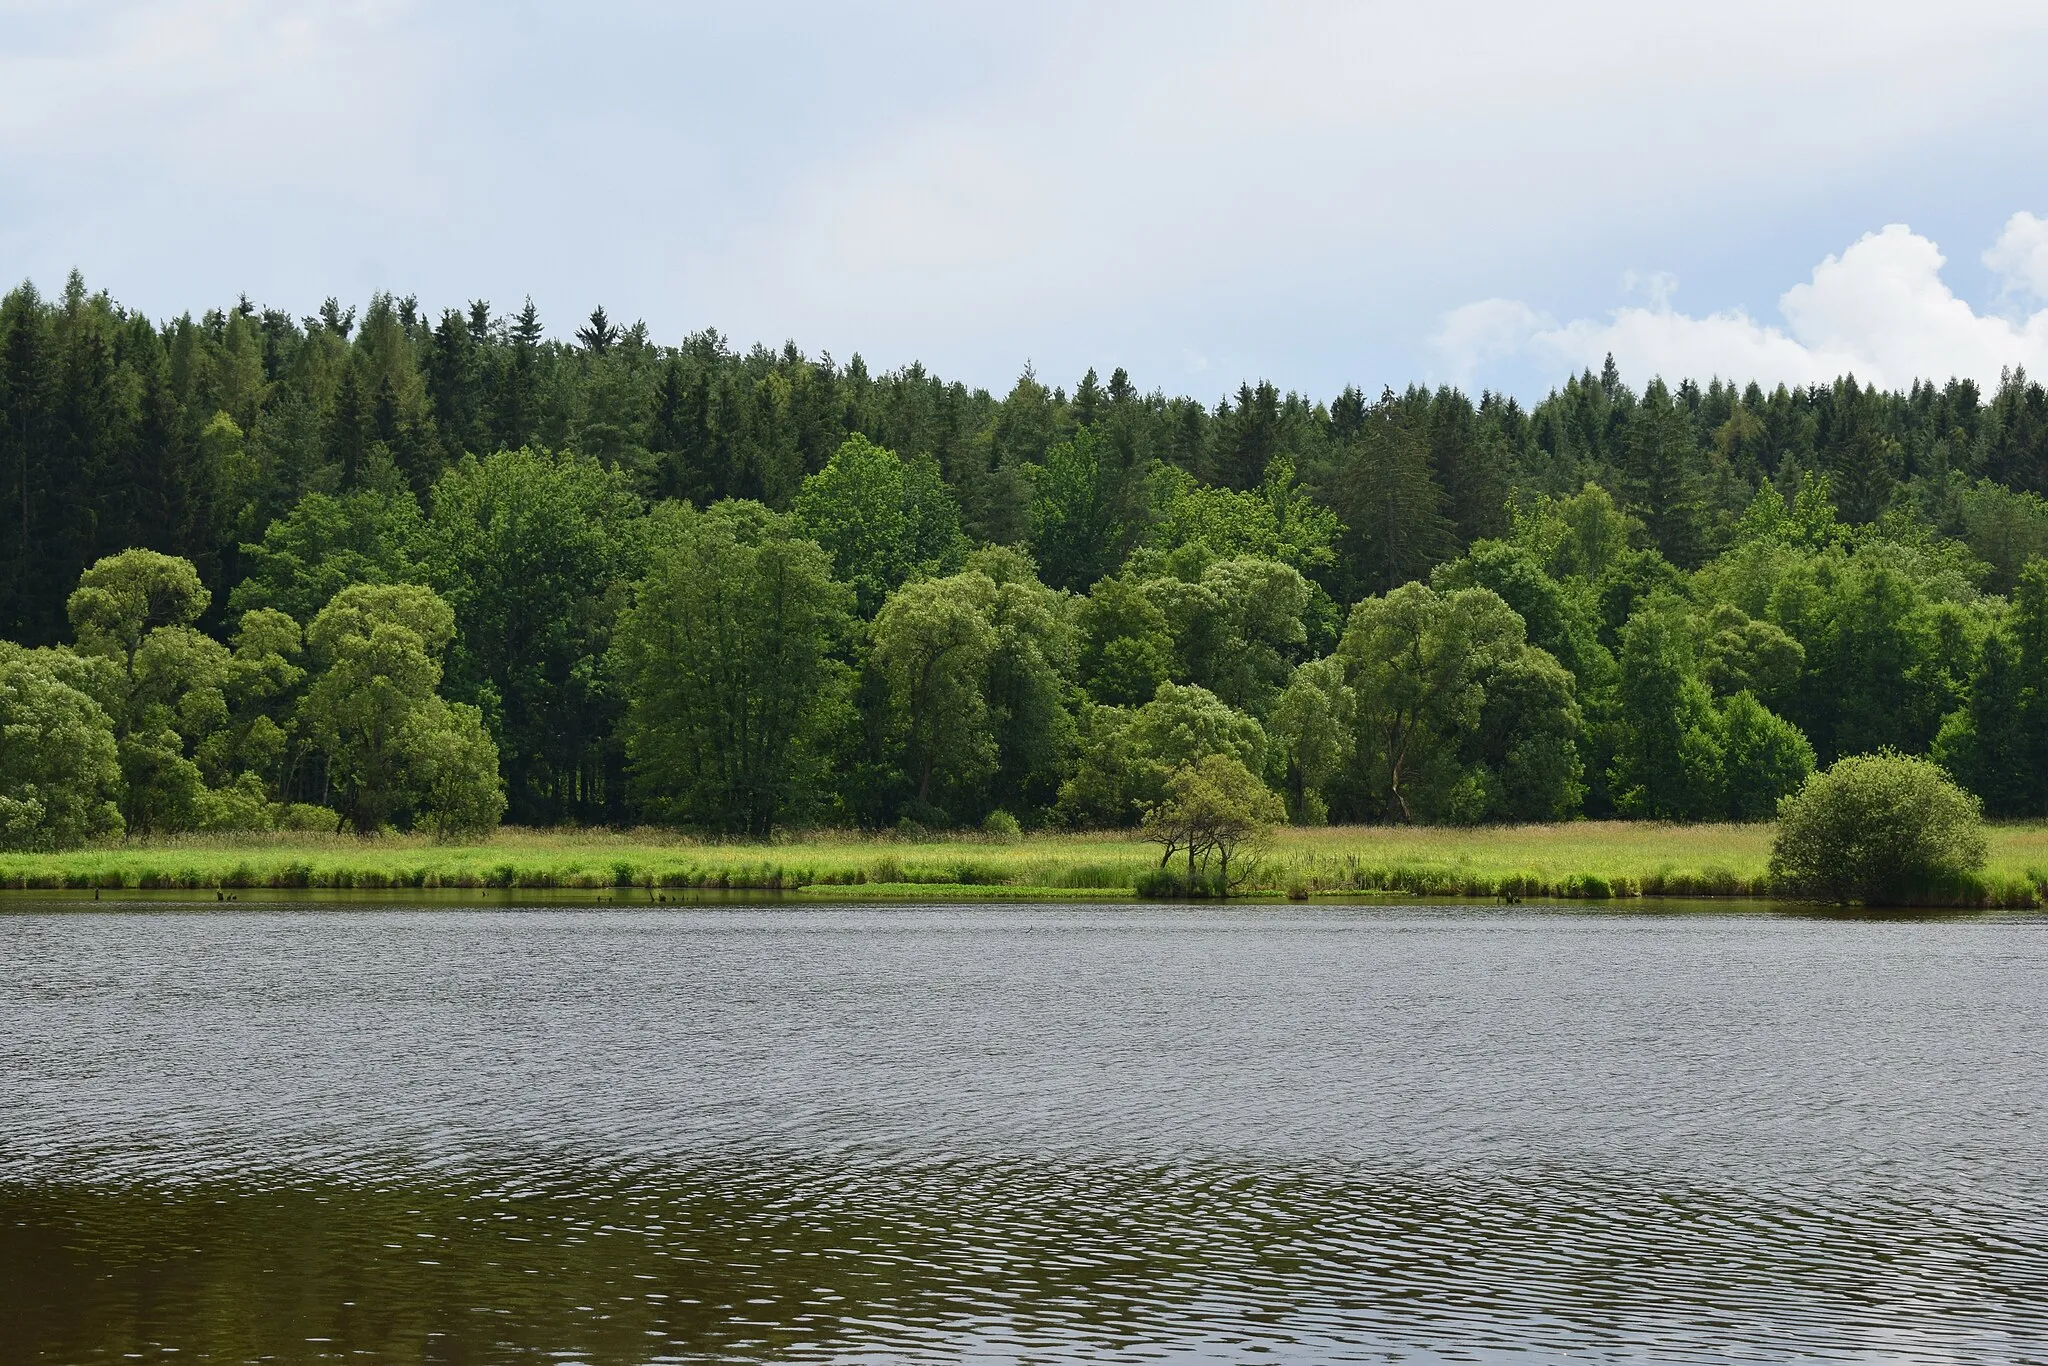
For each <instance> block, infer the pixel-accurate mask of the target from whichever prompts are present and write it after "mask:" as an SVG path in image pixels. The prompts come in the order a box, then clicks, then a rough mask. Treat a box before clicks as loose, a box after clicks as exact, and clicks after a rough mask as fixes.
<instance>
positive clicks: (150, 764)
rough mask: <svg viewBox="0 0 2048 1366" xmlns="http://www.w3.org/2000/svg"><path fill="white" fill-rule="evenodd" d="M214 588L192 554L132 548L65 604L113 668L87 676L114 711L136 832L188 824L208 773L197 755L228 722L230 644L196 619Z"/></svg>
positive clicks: (128, 819)
mask: <svg viewBox="0 0 2048 1366" xmlns="http://www.w3.org/2000/svg"><path fill="white" fill-rule="evenodd" d="M209 599H210V595H209V594H208V592H207V591H206V589H205V587H204V586H202V585H201V583H200V581H199V574H198V571H197V570H196V569H195V568H194V567H193V566H192V564H191V563H190V562H189V561H186V560H182V559H178V558H177V557H175V556H170V555H162V554H159V553H157V552H156V551H153V550H124V551H122V552H121V553H120V554H118V555H109V556H107V557H106V558H104V559H102V560H100V561H98V562H97V563H95V564H94V565H93V566H92V567H91V568H90V569H88V570H86V571H85V573H84V574H82V575H81V576H80V577H79V586H78V589H77V591H75V592H74V593H72V595H71V598H70V601H69V602H68V603H67V604H66V607H67V610H68V611H69V613H70V616H71V620H72V624H73V626H74V628H75V629H76V630H77V632H78V646H77V649H78V653H79V654H81V655H83V656H86V657H88V658H94V659H99V660H102V661H104V662H106V663H107V664H108V665H109V666H110V667H108V668H105V669H102V670H98V671H96V672H94V673H92V674H91V675H88V677H89V678H90V679H91V680H92V681H93V684H94V685H96V686H95V691H94V696H95V698H96V699H97V700H98V701H99V703H100V704H101V706H102V707H104V708H105V709H106V712H107V714H108V715H109V717H111V718H112V721H113V726H114V738H115V741H116V744H117V746H118V751H119V755H120V764H121V779H122V789H121V790H122V799H121V814H122V817H123V820H124V821H125V823H126V825H127V827H128V828H129V829H131V830H134V831H137V832H143V833H148V832H154V831H169V830H190V829H193V828H195V827H196V826H197V825H198V824H199V821H200V814H201V813H200V808H201V803H202V799H203V798H204V796H205V793H206V783H205V779H204V776H203V775H202V774H201V772H200V770H199V766H198V764H197V763H196V762H195V761H194V759H193V757H192V755H193V752H194V749H195V747H197V746H200V745H203V744H204V742H205V740H206V737H207V736H208V735H209V733H210V732H212V731H214V730H217V729H218V728H220V727H221V726H222V725H224V724H225V723H226V721H227V701H226V698H225V696H224V695H223V693H222V685H223V684H224V683H225V682H226V681H227V677H228V674H229V661H228V654H227V651H226V650H224V649H222V648H221V646H220V644H219V643H218V642H216V641H214V640H213V639H212V638H211V637H209V636H207V635H205V634H204V633H202V632H201V631H199V630H197V629H196V628H194V627H193V626H192V625H191V624H190V623H192V622H194V621H196V620H198V618H199V616H200V614H201V613H202V612H204V611H205V610H206V607H207V604H208V601H209Z"/></svg>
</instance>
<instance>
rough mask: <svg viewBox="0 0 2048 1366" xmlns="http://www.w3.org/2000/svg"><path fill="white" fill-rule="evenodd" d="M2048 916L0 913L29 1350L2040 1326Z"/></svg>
mask: <svg viewBox="0 0 2048 1366" xmlns="http://www.w3.org/2000/svg"><path fill="white" fill-rule="evenodd" d="M2040 928H2041V926H2040V924H2039V923H2037V922H2033V921H2028V920H2010V921H2000V922H1968V923H1945V924H1917V925H1916V924H1910V923H1906V924H1898V923H1891V924H1853V923H1851V924H1842V923H1828V922H1801V921H1793V920H1775V919H1756V918H1745V919H1730V918H1715V917H1698V918H1691V917H1689V918H1685V919H1678V920H1672V919H1652V918H1634V917H1611V916H1599V917H1587V916H1515V917H1502V916H1487V915H1480V916H1472V915H1443V914H1431V913H1417V912H1348V911H1309V912H1302V911H1298V910H1294V909H1289V910H1286V911H1261V912H1252V913H1242V912H1213V911H1201V912H1142V911H1140V912H1130V911H1124V912H1104V911H1099V910H1097V911H1087V912H1069V911H1059V910H1044V909H1034V910H1029V911H1018V912H1004V911H988V910H976V911H974V912H972V913H945V912H897V913H877V912H872V911H859V912H847V913H823V914H821V913H818V912H764V911H746V912H725V913H670V914H642V913H635V914H619V913H595V914H577V913H563V912H550V913H545V914H531V915H518V914H488V915H486V914H477V913H464V914H453V915H451V914H448V913H432V912H420V913H403V914H398V913H390V914H368V915H366V914H339V915H337V914H332V913H328V914H319V915H294V914H266V913H260V912H259V913H254V914H242V915H230V916H199V917H194V916H179V917H143V916H122V915H100V916H67V917H58V916H40V917H38V916H9V917H0V1068H4V1075H5V1076H6V1078H7V1079H8V1081H9V1083H10V1085H9V1087H8V1089H7V1092H6V1094H5V1095H0V1322H11V1323H14V1324H17V1325H25V1328H24V1329H23V1330H22V1335H21V1336H20V1338H19V1340H21V1341H24V1342H26V1343H27V1344H28V1347H29V1352H28V1354H27V1355H26V1356H25V1357H24V1359H31V1360H33V1359H45V1360H90V1359H117V1358H120V1357H123V1356H124V1355H126V1354H129V1353H139V1354H140V1355H141V1356H142V1357H144V1358H150V1357H152V1356H156V1355H161V1354H162V1353H163V1352H165V1351H167V1350H168V1349H170V1348H178V1349H180V1353H181V1354H180V1355H179V1357H178V1359H181V1360H193V1359H201V1360H255V1359H259V1358H262V1357H265V1356H269V1357H272V1358H274V1359H285V1360H325V1359H336V1360H339V1359H344V1358H346V1357H349V1356H351V1355H352V1354H361V1353H368V1354H371V1355H374V1356H394V1357H401V1358H404V1359H415V1360H430V1361H432V1360H449V1361H455V1360H492V1359H512V1358H518V1357H523V1356H535V1357H553V1358H554V1359H557V1360H569V1359H578V1360H587V1361H591V1362H593V1363H595V1362H598V1361H604V1362H639V1361H651V1360H664V1359H689V1360H698V1359H706V1358H729V1359H764V1360H765V1359H773V1360H876V1361H882V1360H891V1361H893V1360H904V1359H931V1360H962V1359H986V1360H1022V1359H1032V1360H1049V1359H1061V1360H1079V1359H1116V1360H1122V1359H1140V1358H1144V1359H1151V1358H1165V1359H1230V1360H1236V1359H1241V1358H1243V1357H1245V1356H1247V1355H1264V1356H1272V1357H1278V1358H1282V1359H1288V1358H1292V1359H1301V1360H1336V1359H1344V1360H1383V1359H1402V1360H1474V1359H1487V1358H1491V1357H1505V1356H1522V1357H1534V1358H1539V1359H1541V1358H1549V1357H1558V1356H1566V1355H1569V1356H1574V1357H1591V1358H1600V1359H1613V1360H1642V1359H1656V1360H1687V1361H1728V1360H1785V1359H1792V1358H1808V1359H1815V1360H1887V1361H1889V1360H1907V1361H1937V1360H1954V1359H1959V1358H1960V1359H1993V1360H2048V1328H2044V1326H2043V1325H2044V1324H2048V1314H2044V1310H2048V1259H2044V1256H2043V1253H2042V1251H2041V1249H2042V1248H2043V1247H2044V1246H2048V1200H2044V1198H2043V1197H2044V1196H2048V1180H2044V1178H2043V1177H2042V1175H2041V1172H2042V1171H2043V1166H2042V1161H2041V1159H2042V1158H2043V1157H2044V1156H2048V1153H2044V1143H2048V1140H2044V1139H2043V1137H2042V1135H2043V1133H2044V1129H2043V1126H2042V1124H2041V1122H2040V1121H2041V1119H2042V1118H2043V1116H2042V1107H2043V1105H2044V1103H2048V1101H2044V1097H2048V1088H2044V1086H2043V1082H2044V1081H2048V1076H2044V1073H2048V1063H2044V1061H2043V1059H2044V1058H2048V1049H2044V1048H2043V1046H2042V1045H2043V1044H2044V1043H2048V1033H2044V1029H2048V1026H2044V1020H2048V1012H2044V1011H2043V1010H2042V1009H2041V1007H2042V1006H2043V1005H2044V1004H2048V1002H2044V1001H2043V999H2042V998H2043V996H2044V994H2048V992H2044V989H2043V987H2042V986H2041V983H2042V982H2043V981H2044V980H2048V978H2044V977H2043V975H2042V973H2041V968H2042V967H2043V966H2044V963H2043V958H2044V956H2048V955H2044V948H2048V941H2044V940H2043V939H2042V937H2041V935H2040V933H2039V931H2040ZM166 1359H169V1358H166ZM356 1359H361V1357H360V1355H357V1357H356Z"/></svg>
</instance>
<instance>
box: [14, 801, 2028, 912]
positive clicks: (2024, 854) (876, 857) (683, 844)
mask: <svg viewBox="0 0 2048 1366" xmlns="http://www.w3.org/2000/svg"><path fill="white" fill-rule="evenodd" d="M1771 835H1772V829H1771V827H1770V826H1768V825H1664V824H1655V823H1650V822H1620V821H1574V822H1568V823H1562V824H1556V825H1526V826H1508V827H1483V828H1476V829H1450V828H1415V827H1385V826H1347V827H1330V828H1323V829H1289V830H1284V831H1282V832H1280V833H1279V835H1278V836H1277V837H1276V838H1275V839H1274V841H1273V842H1272V844H1271V846H1270V847H1269V848H1268V849H1267V850H1266V851H1264V853H1263V854H1262V855H1261V856H1260V857H1259V858H1258V859H1257V861H1256V863H1255V864H1254V866H1253V875H1252V878H1251V882H1250V885H1249V886H1248V887H1247V888H1246V890H1247V892H1248V893H1250V894H1254V895H1269V896H1281V895H1284V896H1290V897H1294V898H1297V899H1300V898H1313V897H1318V896H1323V897H1339V896H1353V897H1355V896H1360V895H1401V896H1418V897H1462V898H1529V897H1553V898H1561V899H1570V900H1608V899H1616V898H1635V897H1745V898H1768V897H1774V896H1776V895H1778V889H1776V888H1774V887H1773V886H1772V884H1771V880H1770V876H1769V873H1768V869H1767V864H1768V860H1769V855H1770V845H1771ZM1157 865H1158V851H1157V849H1156V848H1155V847H1154V846H1151V845H1148V844H1145V843H1143V842H1142V841H1139V840H1136V839H1134V838H1132V837H1130V836H1129V835H1128V834H1119V833H1103V834H1042V835H1033V836H1029V837H1026V838H1023V839H1020V840H1015V841H1010V842H1000V841H996V840H990V839H985V838H981V837H978V836H973V835H960V836H951V837H945V836H936V837H926V838H919V839H910V838H903V837H899V836H895V835H861V834H849V833H822V834H811V835H805V836H801V837H788V838H778V839H775V840H770V841H759V842H724V841H717V840H703V839H693V838H690V837H687V836H683V835H678V834H676V833H674V832H669V831H661V830H525V829H517V828H510V827H508V828H505V829H501V830H499V831H497V832H495V833H494V834H493V835H492V836H491V837H490V838H488V839H484V840H479V841H475V842H471V843H449V844H442V843H435V842H433V841H431V840H428V839H426V838H424V837H419V836H410V835H387V836H383V837H380V838H376V839H368V840H364V839H358V838H355V837H353V836H348V835H308V834H301V833H291V834H284V833H279V834H270V835H235V836H212V837H202V836H181V837H175V838H167V839H157V840H131V841H128V842H124V843H121V844H116V845H105V846H97V847H91V848H86V849H76V850H70V851H66V852H62V853H46V854H25V853H16V854H0V888H11V889H21V890H37V889H41V890H52V889H76V890H87V889H138V890H151V889H154V890H163V891H185V892H208V891H212V892H221V893H225V892H228V891H233V890H238V889H280V890H281V889H292V888H307V889H323V890H351V889H353V890H362V891H384V890H407V889H418V890H429V889H436V888H468V889H479V888H482V889H489V888H497V889H507V890H511V889H567V890H586V891H603V890H607V889H609V890H611V891H613V892H618V891H620V890H622V889H631V890H632V891H634V892H635V893H636V894H644V895H646V896H647V897H648V898H649V899H654V898H657V897H659V896H661V895H662V894H665V893H672V892H680V893H690V892H709V891H719V892H726V891H730V892H757V893H783V894H795V895H803V896H805V897H808V898H817V897H820V896H830V895H845V896H859V897H864V898H871V899H905V898H907V899H931V900H937V899H985V898H989V897H993V896H1031V897H1071V898H1075V899H1098V898H1103V897H1117V896H1130V895H1132V894H1133V892H1134V889H1135V888H1136V887H1137V885H1138V881H1139V878H1140V877H1141V876H1142V875H1143V874H1144V873H1146V872H1147V871H1148V870H1150V869H1152V868H1155V867H1156V866H1157ZM2044 893H2048V825H2042V824H2029V825H2005V826H1997V827H1994V828H1993V829H1992V831H1991V859H1990V862H1989V864H1988V866H1987V867H1986V869H1985V871H1984V873H1983V874H1982V875H1981V876H1980V877H1978V878H1976V879H1973V880H1971V881H1970V882H1969V883H1967V884H1964V885H1959V886H1956V887H1953V888H1950V889H1947V890H1946V891H1944V892H1942V893H1941V894H1939V895H1938V896H1936V897H1934V898H1931V899H1932V900H1934V901H1936V902H1938V903H1939V904H1944V905H1955V906H1987V907H1988V906H2000V907H2027V906H2037V905H2040V904H2042V901H2043V897H2044Z"/></svg>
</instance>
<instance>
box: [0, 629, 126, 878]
mask: <svg viewBox="0 0 2048 1366" xmlns="http://www.w3.org/2000/svg"><path fill="white" fill-rule="evenodd" d="M68 672H71V671H69V670H66V669H65V668H64V667H63V666H62V664H61V663H58V662H57V661H55V660H53V658H52V656H51V652H48V651H41V650H24V649H22V648H21V647H20V646H18V645H12V644H8V643H6V642H0V848H7V849H64V848H69V847H71V846H73V845H77V844H83V843H85V842H86V841H87V840H94V839H105V838H108V837H111V836H118V835H120V834H121V833H122V822H121V811H120V806H119V804H118V802H117V800H116V799H117V797H118V795H119V793H120V791H121V767H120V761H119V757H118V750H117V747H116V745H115V741H114V727H113V724H112V722H111V721H109V720H108V718H107V714H106V712H105V711H103V710H102V709H101V708H100V705H99V703H97V702H95V701H94V700H93V699H92V697H91V696H89V695H88V694H87V693H85V692H84V691H82V690H81V689H79V688H77V687H74V686H73V685H72V682H71V681H69V680H67V678H66V677H65V675H66V674H67V673H68ZM74 677H75V675H74Z"/></svg>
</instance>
